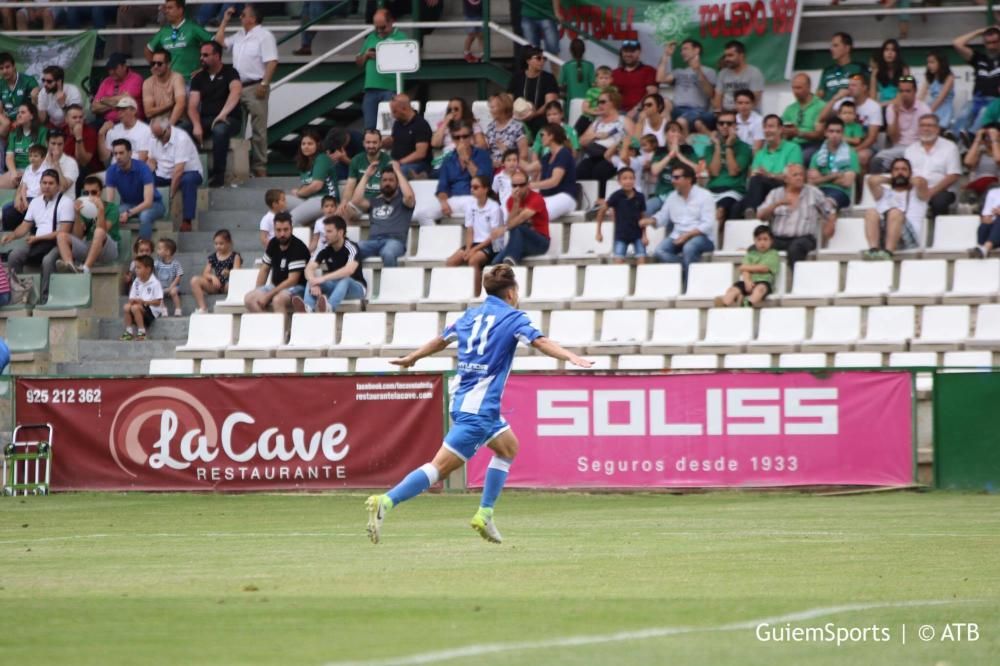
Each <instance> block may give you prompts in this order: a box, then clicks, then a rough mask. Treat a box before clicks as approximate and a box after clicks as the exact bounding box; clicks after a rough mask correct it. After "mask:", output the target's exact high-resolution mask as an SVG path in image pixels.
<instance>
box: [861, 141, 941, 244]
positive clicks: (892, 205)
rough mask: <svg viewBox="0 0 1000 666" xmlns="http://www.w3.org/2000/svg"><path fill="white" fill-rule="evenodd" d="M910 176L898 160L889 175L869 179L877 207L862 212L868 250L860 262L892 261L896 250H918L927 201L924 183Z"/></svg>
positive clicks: (903, 160)
mask: <svg viewBox="0 0 1000 666" xmlns="http://www.w3.org/2000/svg"><path fill="white" fill-rule="evenodd" d="M911 174H912V172H911V170H910V162H909V160H907V159H906V158H905V157H898V158H896V161H894V162H893V163H892V166H891V167H890V169H889V174H888V175H882V176H872V177H871V178H869V179H868V188H869V189H870V190H871V193H872V195H873V196H874V197H875V202H876V207H875V208H869V209H868V210H866V211H865V238H866V239H868V247H869V248H870V249H868V250H867V251H866V252H864V253H862V255H861V258H862V259H870V260H872V259H874V260H879V259H892V255H893V253H894V252H896V250H897V249H900V250H912V249H916V248H918V247H920V238H921V233H922V231H923V227H924V219H925V218H926V217H927V201H928V199H929V198H930V197H928V191H927V181H926V180H925V179H923V178H920V177H919V176H911Z"/></svg>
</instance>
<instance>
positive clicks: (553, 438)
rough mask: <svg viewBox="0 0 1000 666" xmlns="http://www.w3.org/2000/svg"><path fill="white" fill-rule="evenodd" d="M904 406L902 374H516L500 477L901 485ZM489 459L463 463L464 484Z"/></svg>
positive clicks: (563, 484) (587, 484)
mask: <svg viewBox="0 0 1000 666" xmlns="http://www.w3.org/2000/svg"><path fill="white" fill-rule="evenodd" d="M912 409H913V402H912V397H911V381H910V375H909V374H908V373H888V372H887V373H882V372H832V373H824V374H822V375H813V374H810V373H804V372H796V373H786V374H777V373H756V374H755V373H708V374H687V375H647V376H597V375H593V376H587V375H576V374H574V375H566V376H559V375H549V376H529V375H514V376H512V377H511V378H510V380H509V381H508V383H507V390H506V392H505V393H504V401H503V406H502V411H501V413H502V415H503V416H504V417H505V418H506V419H507V421H508V422H509V423H510V425H511V427H512V428H513V430H514V434H515V435H516V436H517V438H518V441H519V444H520V447H519V451H518V454H517V458H516V459H515V460H514V464H513V466H512V467H511V471H510V476H508V478H507V485H508V486H515V487H529V488H669V487H751V486H799V485H863V486H868V485H872V486H893V485H908V484H910V483H913V481H914V473H915V469H914V449H913V433H912V430H913V425H912V417H913V412H912ZM488 462H489V455H486V454H482V455H479V456H476V457H475V458H473V459H472V460H471V461H470V462H469V470H468V484H469V485H470V486H481V485H482V483H483V479H484V477H485V472H486V465H487V464H488Z"/></svg>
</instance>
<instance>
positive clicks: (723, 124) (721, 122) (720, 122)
mask: <svg viewBox="0 0 1000 666" xmlns="http://www.w3.org/2000/svg"><path fill="white" fill-rule="evenodd" d="M715 124H716V125H718V126H719V127H729V126H731V125H735V124H736V123H734V122H733V121H732V120H717V121H715Z"/></svg>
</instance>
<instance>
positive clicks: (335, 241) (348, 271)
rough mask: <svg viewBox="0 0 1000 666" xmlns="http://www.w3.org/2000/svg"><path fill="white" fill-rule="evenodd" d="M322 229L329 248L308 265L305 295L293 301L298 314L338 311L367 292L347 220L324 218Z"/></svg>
mask: <svg viewBox="0 0 1000 666" xmlns="http://www.w3.org/2000/svg"><path fill="white" fill-rule="evenodd" d="M323 227H324V229H323V232H324V234H325V236H326V246H325V247H324V248H323V249H322V250H320V251H319V253H318V254H317V255H316V256H315V257H314V258H313V259H312V260H311V261H310V262H309V264H308V265H306V280H307V282H306V290H305V294H304V296H302V297H300V296H295V297H293V298H292V308H293V309H294V310H295V311H296V312H313V311H316V312H336V311H337V308H338V307H340V303H341V302H342V301H343V300H344V299H351V300H356V299H364V297H365V294H366V293H367V287H368V285H367V283H366V282H365V276H364V273H363V272H362V270H361V250H360V249H359V248H358V245H357V243H355V242H354V241H352V240H351V239H349V238H347V221H346V220H345V219H344V218H342V217H338V216H336V215H332V216H329V217H326V218H323ZM320 269H322V272H320Z"/></svg>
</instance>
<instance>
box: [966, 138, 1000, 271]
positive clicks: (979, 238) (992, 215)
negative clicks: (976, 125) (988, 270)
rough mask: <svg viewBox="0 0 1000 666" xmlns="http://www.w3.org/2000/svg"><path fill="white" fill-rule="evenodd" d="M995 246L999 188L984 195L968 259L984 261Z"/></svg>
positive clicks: (999, 223) (999, 221)
mask: <svg viewBox="0 0 1000 666" xmlns="http://www.w3.org/2000/svg"><path fill="white" fill-rule="evenodd" d="M980 131H982V130H980ZM997 245H1000V188H996V187H995V188H993V189H992V190H990V192H989V194H987V195H986V202H985V203H984V204H983V210H982V213H981V214H980V221H979V228H978V229H976V246H975V247H974V248H972V249H971V250H969V257H971V258H972V259H985V258H987V257H988V256H990V252H992V251H993V250H994V249H996V247H997Z"/></svg>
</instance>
